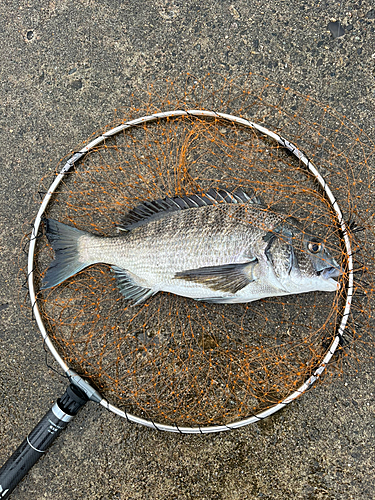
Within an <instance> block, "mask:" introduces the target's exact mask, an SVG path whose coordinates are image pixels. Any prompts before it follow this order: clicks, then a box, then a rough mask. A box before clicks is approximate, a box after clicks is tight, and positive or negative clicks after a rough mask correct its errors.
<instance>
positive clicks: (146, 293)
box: [111, 266, 156, 306]
mask: <svg viewBox="0 0 375 500" xmlns="http://www.w3.org/2000/svg"><path fill="white" fill-rule="evenodd" d="M111 269H112V271H113V272H114V273H115V276H116V284H117V286H118V289H119V290H120V292H121V294H122V295H123V296H124V297H125V299H127V300H132V301H133V302H134V304H133V305H135V306H136V305H138V304H141V303H142V302H144V301H145V300H147V299H148V298H149V297H151V296H152V295H154V294H155V293H156V291H154V290H152V289H151V288H146V287H143V286H141V285H139V284H138V283H137V276H135V275H134V274H133V273H131V272H130V271H127V270H126V269H122V268H121V267H117V266H111Z"/></svg>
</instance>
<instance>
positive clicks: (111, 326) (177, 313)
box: [34, 74, 374, 426]
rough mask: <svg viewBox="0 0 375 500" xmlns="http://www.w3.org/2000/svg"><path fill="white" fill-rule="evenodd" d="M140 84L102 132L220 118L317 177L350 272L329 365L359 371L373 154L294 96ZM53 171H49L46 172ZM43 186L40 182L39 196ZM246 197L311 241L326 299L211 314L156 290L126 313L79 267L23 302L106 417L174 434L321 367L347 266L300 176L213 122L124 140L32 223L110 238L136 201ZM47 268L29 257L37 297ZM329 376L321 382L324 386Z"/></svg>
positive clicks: (117, 138) (273, 396)
mask: <svg viewBox="0 0 375 500" xmlns="http://www.w3.org/2000/svg"><path fill="white" fill-rule="evenodd" d="M159 87H160V88H158V89H157V88H156V85H155V86H152V85H150V86H149V88H148V89H147V90H146V91H137V92H135V93H134V95H133V106H131V107H130V109H126V110H117V112H116V118H115V123H114V124H112V125H111V126H109V127H107V129H106V130H109V129H111V128H112V127H113V126H114V125H118V124H119V123H121V122H122V123H123V122H125V121H128V120H130V119H134V118H138V117H141V116H147V115H150V114H152V113H156V112H161V111H171V110H178V109H181V110H187V109H201V110H210V111H217V112H222V113H230V114H232V115H236V116H238V117H243V118H246V119H248V120H251V121H252V122H255V123H257V124H259V125H262V126H264V127H266V128H268V129H269V130H271V131H274V132H276V133H278V134H280V135H281V136H283V137H285V138H286V139H288V140H289V141H290V142H292V143H293V144H295V145H296V146H297V147H298V148H299V149H300V150H301V151H303V152H304V153H305V154H306V156H307V157H308V158H309V159H310V160H311V161H312V162H313V163H314V165H316V167H317V169H318V170H319V172H320V173H321V174H322V175H323V176H324V178H325V180H326V181H327V183H328V184H329V186H330V188H331V190H332V192H333V193H334V196H335V197H336V198H337V200H338V203H339V206H340V207H341V209H342V212H343V215H344V218H345V220H346V222H347V226H348V234H349V238H350V242H351V245H352V252H353V258H354V268H355V284H354V298H353V301H352V311H351V315H350V318H349V321H348V323H347V327H346V329H345V332H344V338H343V339H342V346H341V347H340V349H339V350H338V355H337V356H336V361H335V363H333V365H332V366H334V367H336V368H337V367H339V370H337V369H336V370H331V374H332V373H333V372H337V371H339V372H340V366H341V365H340V362H341V361H340V360H342V358H343V357H346V358H347V359H348V358H349V360H351V362H354V360H363V359H365V358H366V359H373V356H374V349H373V348H374V338H373V336H372V328H373V326H374V320H373V316H372V308H371V302H372V300H373V297H372V294H373V271H374V257H373V248H374V247H373V243H374V238H373V236H374V235H373V229H372V227H373V223H374V217H373V208H374V199H373V194H372V185H373V173H372V171H371V165H372V164H373V162H374V144H373V142H372V141H371V140H370V139H369V137H368V136H367V135H366V134H365V132H364V131H362V130H361V129H359V128H358V127H356V126H355V125H354V124H352V123H351V122H350V121H349V120H348V119H347V118H345V117H344V116H341V115H339V114H338V113H336V112H335V111H334V110H333V109H331V108H330V107H328V106H325V105H323V104H321V103H319V102H317V101H315V100H314V99H312V98H310V97H309V96H304V95H301V94H299V93H298V92H295V91H293V90H291V89H289V88H287V87H284V86H281V85H278V84H276V83H274V82H272V81H270V80H268V79H267V78H264V77H261V76H259V75H253V74H249V75H247V76H246V77H244V78H243V79H236V80H234V81H233V80H229V79H225V78H223V77H221V76H220V75H207V76H206V77H205V78H203V79H197V78H194V77H193V76H191V75H186V76H185V77H181V79H180V80H179V81H177V82H169V81H167V82H163V83H162V84H161V85H160V86H159ZM60 169H61V166H59V167H58V168H57V170H56V172H59V170H60ZM50 183H51V177H50V176H49V177H47V178H45V179H43V180H42V183H41V186H40V191H47V189H48V187H49V185H50ZM212 188H214V189H222V188H224V189H232V190H233V189H238V188H239V189H241V190H243V191H244V192H254V193H255V194H256V196H257V197H259V198H260V199H261V200H262V202H263V203H264V205H265V207H266V209H267V210H270V211H275V212H277V213H280V212H281V213H283V214H286V215H287V216H292V217H295V218H296V219H298V220H299V221H300V225H301V227H302V230H303V231H306V233H308V234H314V235H316V236H318V237H320V238H322V239H323V241H324V242H325V244H326V245H328V247H329V249H330V253H331V255H332V256H333V257H334V258H335V259H336V261H337V262H338V263H339V265H340V266H341V268H342V270H343V274H342V275H341V276H340V277H339V281H340V283H341V287H340V289H339V290H338V291H337V292H328V293H327V292H311V293H305V294H297V295H290V296H285V297H271V298H267V299H262V300H259V301H256V302H251V303H244V304H210V303H205V302H198V301H195V300H192V299H187V298H184V297H180V296H177V295H173V294H169V293H163V292H160V293H158V294H156V295H155V296H153V297H151V298H149V299H148V300H146V301H145V303H143V304H141V305H138V306H134V305H132V304H131V303H129V302H128V301H126V300H125V299H124V297H123V296H122V295H121V294H120V293H119V290H118V288H117V286H116V279H115V276H114V274H113V273H112V272H111V271H110V268H109V266H107V265H104V264H99V265H94V266H92V267H89V268H87V269H85V270H84V271H82V272H80V273H78V274H77V275H75V276H73V277H72V278H70V279H68V280H66V281H64V282H63V283H62V284H61V285H59V286H57V287H55V288H53V289H48V290H42V291H40V292H39V294H38V297H37V298H38V305H39V308H40V309H41V311H42V314H43V318H44V323H45V325H46V327H47V329H48V334H49V335H50V337H51V339H52V340H53V342H54V344H55V346H56V348H57V350H58V352H59V353H60V355H61V356H62V357H63V359H64V360H65V362H66V363H67V364H68V365H69V366H70V367H72V368H73V369H74V370H76V371H77V372H78V373H79V374H80V375H82V376H84V377H86V378H87V379H88V381H89V382H91V383H92V384H93V385H94V386H95V387H96V388H98V389H99V391H100V392H101V394H102V395H103V396H104V397H105V398H106V399H108V401H110V402H111V403H113V404H115V405H116V406H118V407H119V408H121V409H124V410H126V411H129V412H131V413H134V414H135V415H138V416H140V417H144V418H146V419H149V420H153V421H158V422H162V423H166V424H177V425H180V426H181V425H186V426H200V425H205V426H207V425H215V424H224V425H225V424H227V423H229V422H233V421H237V420H240V419H243V418H245V417H248V416H251V415H253V414H257V413H259V412H261V411H263V410H265V409H267V408H270V407H272V406H274V405H276V404H278V403H279V402H280V401H282V400H283V399H285V398H286V397H287V396H288V395H289V394H291V393H293V392H294V391H296V390H297V389H298V388H299V387H300V386H301V384H303V383H304V382H305V381H306V380H307V379H308V378H309V377H310V376H311V375H312V374H313V373H314V371H315V369H316V368H317V367H318V366H319V365H320V364H321V363H322V360H323V359H324V356H325V354H326V352H327V349H328V348H329V346H330V344H331V342H332V339H333V338H334V337H335V335H336V334H337V327H338V325H339V323H340V320H341V317H342V314H343V310H344V309H343V308H344V304H345V299H346V290H347V288H346V277H347V274H346V270H347V265H348V261H347V255H346V251H345V246H344V244H343V237H342V234H341V231H340V228H339V225H338V222H337V217H336V215H335V213H334V211H333V209H332V206H331V204H330V203H329V202H328V200H327V198H326V195H325V193H324V191H323V190H322V189H321V188H320V186H319V185H318V183H317V181H316V180H315V179H314V178H313V176H312V175H311V174H310V173H309V172H308V171H307V169H306V166H305V165H304V164H303V163H302V162H300V161H299V160H298V159H297V158H296V157H295V156H293V155H291V154H290V152H288V151H287V150H286V149H285V148H283V147H281V146H280V144H278V143H277V142H276V141H273V140H272V139H271V138H270V137H267V136H264V135H262V134H260V133H258V132H257V131H255V130H253V129H249V128H247V127H244V126H240V125H238V124H235V123H231V122H229V121H226V120H223V119H221V118H205V117H194V116H180V117H175V118H163V119H159V120H156V121H153V122H150V123H144V124H142V125H138V126H136V127H131V128H128V129H127V130H124V131H122V132H120V133H118V134H116V135H114V136H113V137H111V138H108V139H106V140H105V141H104V142H102V143H101V144H99V145H98V146H96V147H95V148H94V149H92V150H91V151H90V152H89V153H88V154H87V155H85V156H84V157H83V159H82V160H80V161H79V162H78V163H77V164H76V165H75V168H74V169H72V170H71V171H70V172H69V173H68V174H67V175H66V176H65V177H64V179H63V181H62V182H61V184H60V185H59V187H58V189H57V192H56V193H55V195H54V197H53V200H52V202H51V203H50V204H49V206H48V209H47V211H46V216H47V217H49V218H54V219H56V220H59V221H60V222H63V223H66V224H69V225H70V226H74V227H76V228H78V229H81V230H85V231H88V232H90V233H92V234H96V235H102V236H115V235H116V234H117V229H116V228H117V226H119V225H121V222H122V220H123V219H124V216H125V215H126V214H127V212H129V211H130V210H131V209H132V208H134V207H136V206H137V205H139V204H140V203H142V202H144V201H146V200H149V201H152V200H156V199H160V198H165V197H174V196H183V195H192V194H204V193H207V191H208V190H209V189H212ZM52 259H53V251H52V249H51V247H50V246H49V245H48V242H47V239H46V237H45V236H44V235H43V236H42V237H41V238H40V239H39V241H38V245H37V253H36V259H35V271H34V272H35V282H36V287H37V290H38V289H40V287H41V283H42V279H43V276H44V275H45V273H46V270H47V268H48V265H49V264H50V262H51V260H52ZM327 379H328V377H327V376H326V377H325V380H327Z"/></svg>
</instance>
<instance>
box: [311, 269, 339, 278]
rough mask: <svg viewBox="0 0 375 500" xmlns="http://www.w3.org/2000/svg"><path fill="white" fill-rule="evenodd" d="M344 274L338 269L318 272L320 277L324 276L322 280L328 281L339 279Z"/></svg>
mask: <svg viewBox="0 0 375 500" xmlns="http://www.w3.org/2000/svg"><path fill="white" fill-rule="evenodd" d="M342 274H343V273H342V271H341V270H340V269H339V268H337V267H326V268H325V269H322V270H321V271H318V272H317V275H318V276H322V278H324V279H326V280H328V279H329V278H338V277H339V276H341V275H342Z"/></svg>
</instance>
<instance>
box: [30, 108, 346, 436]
mask: <svg viewBox="0 0 375 500" xmlns="http://www.w3.org/2000/svg"><path fill="white" fill-rule="evenodd" d="M184 116H190V117H193V118H200V119H202V118H205V119H207V118H209V119H212V118H216V119H219V120H223V121H225V122H227V123H231V124H233V125H237V126H244V127H247V128H249V129H252V130H255V131H257V132H258V133H261V134H262V135H263V136H266V137H269V138H271V139H273V140H274V141H276V142H277V143H278V144H279V145H280V146H282V147H283V148H285V149H287V150H289V151H290V152H291V153H292V154H293V155H294V156H295V157H296V158H297V159H298V160H299V161H300V162H301V163H303V164H304V165H305V168H306V169H307V170H308V171H309V172H310V174H312V175H313V177H314V178H315V181H316V182H317V184H318V185H320V186H321V188H323V189H324V191H325V195H326V197H327V198H328V200H329V202H330V204H331V206H332V208H333V209H334V211H335V214H336V219H337V221H338V224H339V226H340V227H341V229H342V233H343V240H344V244H345V247H346V250H347V254H348V255H347V256H348V267H349V270H348V282H347V297H346V303H345V310H344V314H343V315H342V318H341V322H340V325H339V326H338V329H337V333H336V336H335V338H334V339H333V341H332V343H331V345H330V347H329V349H328V351H327V352H326V354H325V356H324V359H323V361H322V362H321V364H320V366H319V367H318V368H317V369H316V370H314V372H313V374H312V375H311V376H310V377H309V378H308V380H306V381H305V382H304V383H303V384H302V385H301V387H299V388H298V389H297V390H296V391H295V392H294V393H292V394H290V395H289V396H287V397H286V398H285V399H284V400H283V401H281V402H280V403H277V404H276V405H274V406H273V407H271V408H268V409H267V410H264V411H262V412H261V413H259V414H257V415H252V416H249V417H247V418H244V419H242V420H240V421H235V422H232V423H229V424H225V425H215V426H207V427H202V426H199V427H182V426H175V425H166V424H161V423H156V422H153V421H151V420H145V419H144V418H141V417H137V416H135V415H132V414H130V413H129V412H126V411H124V410H120V409H119V408H117V407H115V406H113V405H111V404H110V403H109V402H108V401H106V400H105V399H104V398H102V399H101V400H100V404H101V405H102V406H104V407H105V408H107V409H108V410H111V411H112V412H114V413H116V414H117V415H119V416H121V417H123V418H127V419H128V420H129V421H131V422H135V423H139V424H142V425H144V426H146V427H151V428H154V429H158V430H164V431H170V432H179V433H180V432H181V433H184V434H185V433H186V434H187V433H192V434H198V433H199V434H200V433H202V434H206V433H212V432H223V431H227V430H229V429H235V428H239V427H243V426H245V425H248V424H250V423H255V422H259V421H260V420H263V419H264V418H266V417H268V416H270V415H272V414H273V413H276V412H277V411H279V410H281V409H282V408H284V407H285V406H286V405H287V404H289V403H291V402H292V401H294V400H295V399H297V398H298V397H299V396H300V395H301V394H303V393H304V392H305V391H306V390H308V389H310V388H311V386H312V385H313V384H314V383H315V381H316V380H318V379H319V377H320V376H321V374H322V373H323V371H324V370H325V367H326V365H327V364H328V362H329V361H330V360H331V358H332V356H333V354H334V352H335V351H336V349H337V348H338V347H339V344H340V340H341V338H342V334H343V332H344V330H345V327H346V322H347V318H348V315H349V311H350V306H351V303H350V302H351V299H352V296H353V265H352V257H351V245H350V240H349V237H348V234H347V225H346V224H345V221H344V218H343V216H342V213H341V210H340V208H339V205H338V203H337V200H336V199H335V197H334V195H333V193H332V191H331V190H330V188H329V186H328V185H327V183H326V181H325V179H324V178H323V177H322V176H321V175H320V173H319V171H318V170H317V169H316V167H315V166H314V164H313V163H312V162H311V161H310V160H309V159H308V158H307V156H306V155H305V154H304V153H303V152H301V151H300V150H299V149H298V148H297V147H296V146H295V145H294V144H293V143H291V142H289V141H288V140H287V139H285V138H283V137H282V136H280V135H279V134H277V133H275V132H272V131H270V130H269V129H267V128H265V127H263V126H262V125H258V124H256V123H254V122H251V121H249V120H246V119H245V118H240V117H236V116H234V115H230V114H226V113H221V112H214V111H207V110H199V109H198V110H196V109H194V110H181V109H180V110H175V111H166V112H160V113H155V114H152V115H148V116H143V117H140V118H137V119H134V120H130V121H127V122H125V123H123V124H121V125H119V126H118V127H115V128H113V129H111V130H108V131H107V132H105V133H104V134H103V135H101V136H99V137H97V138H96V139H94V140H93V141H91V142H90V143H89V144H87V145H86V146H85V147H84V148H83V149H82V150H80V151H78V152H75V153H74V154H73V155H72V156H71V158H69V160H68V161H67V162H66V163H65V165H64V166H63V168H62V169H61V171H60V173H58V174H57V175H56V178H55V180H54V182H53V183H52V184H51V186H50V188H49V190H48V192H47V194H46V195H45V197H44V199H43V201H42V204H41V206H40V208H39V211H38V213H37V215H36V219H35V223H34V227H33V231H32V236H31V238H30V246H29V255H28V270H29V291H30V298H31V301H32V304H33V310H34V309H35V310H34V313H35V319H36V321H37V323H38V326H39V330H40V332H41V334H42V336H43V338H44V340H45V345H46V346H47V347H48V349H49V350H50V352H51V354H52V355H53V357H54V358H55V360H56V361H57V362H58V363H59V365H60V367H61V368H62V370H63V371H64V372H65V373H67V372H68V371H69V370H70V368H69V366H68V365H67V364H66V363H65V361H64V360H63V359H62V358H61V356H60V354H59V353H58V352H57V350H56V348H55V347H54V345H53V343H52V341H51V339H50V338H49V336H48V333H47V331H46V328H45V326H44V323H43V320H42V317H41V314H40V312H39V309H38V306H37V303H36V297H35V291H34V281H33V263H34V250H35V241H36V238H35V235H37V234H38V231H39V226H40V223H41V217H42V216H43V214H44V211H45V209H46V207H47V205H48V203H49V201H50V199H51V197H52V196H53V194H54V192H55V190H56V188H57V186H58V185H59V183H60V182H61V180H62V179H63V178H64V176H65V175H66V174H67V173H69V172H71V171H72V169H73V167H74V166H75V164H76V163H77V161H78V160H80V159H81V158H82V157H84V156H85V155H86V153H88V152H89V151H90V150H92V149H93V148H95V147H96V146H97V145H99V144H101V143H103V142H105V140H106V139H108V138H110V137H113V136H115V135H116V134H118V133H119V132H124V131H125V130H127V129H129V128H131V127H135V126H138V125H144V124H146V123H149V122H154V121H157V120H162V119H167V120H168V119H170V118H179V117H184ZM34 301H35V302H34ZM346 313H347V314H346Z"/></svg>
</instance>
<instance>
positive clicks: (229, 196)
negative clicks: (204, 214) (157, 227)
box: [117, 188, 264, 231]
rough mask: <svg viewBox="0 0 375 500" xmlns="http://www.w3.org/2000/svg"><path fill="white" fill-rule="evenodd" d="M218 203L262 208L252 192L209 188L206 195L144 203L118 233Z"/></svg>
mask: <svg viewBox="0 0 375 500" xmlns="http://www.w3.org/2000/svg"><path fill="white" fill-rule="evenodd" d="M218 203H253V204H256V205H261V206H264V204H263V202H262V200H261V199H260V198H259V197H257V196H256V195H255V194H254V193H253V192H250V193H249V194H247V193H245V192H244V191H242V189H239V188H237V189H235V190H233V191H230V190H227V189H214V188H211V189H209V190H208V191H207V193H203V194H191V195H183V196H174V197H167V198H164V199H159V200H152V201H145V202H143V203H141V204H140V205H138V206H137V207H135V208H133V209H132V210H130V212H129V213H127V214H126V215H125V217H124V219H123V220H122V223H121V224H120V225H119V226H117V227H118V229H119V230H120V231H130V230H131V229H134V228H136V227H139V226H143V225H144V224H147V223H149V222H151V221H154V220H158V219H162V218H163V217H165V216H166V215H168V214H170V213H171V212H177V211H179V210H186V209H188V208H200V207H205V206H207V205H215V204H218Z"/></svg>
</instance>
